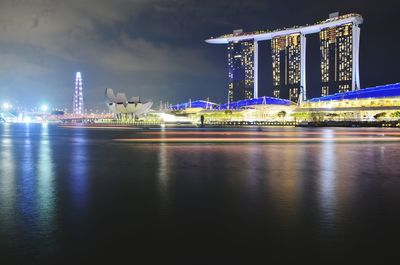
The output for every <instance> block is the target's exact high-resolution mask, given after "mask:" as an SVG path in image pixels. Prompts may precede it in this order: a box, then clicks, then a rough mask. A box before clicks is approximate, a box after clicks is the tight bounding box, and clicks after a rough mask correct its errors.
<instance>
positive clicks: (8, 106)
mask: <svg viewBox="0 0 400 265" xmlns="http://www.w3.org/2000/svg"><path fill="white" fill-rule="evenodd" d="M11 108H12V106H11V104H10V103H7V102H5V103H3V109H4V110H9V109H11Z"/></svg>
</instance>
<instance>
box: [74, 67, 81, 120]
mask: <svg viewBox="0 0 400 265" xmlns="http://www.w3.org/2000/svg"><path fill="white" fill-rule="evenodd" d="M72 112H73V113H74V114H83V87H82V74H81V73H80V72H77V73H76V77H75V92H74V98H73V102H72Z"/></svg>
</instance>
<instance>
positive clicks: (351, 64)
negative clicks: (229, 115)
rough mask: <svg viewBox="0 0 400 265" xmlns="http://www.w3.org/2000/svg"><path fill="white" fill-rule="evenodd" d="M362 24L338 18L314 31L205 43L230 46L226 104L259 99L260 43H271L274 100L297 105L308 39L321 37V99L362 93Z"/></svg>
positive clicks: (239, 34)
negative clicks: (338, 94)
mask: <svg viewBox="0 0 400 265" xmlns="http://www.w3.org/2000/svg"><path fill="white" fill-rule="evenodd" d="M362 22H363V18H362V17H361V15H358V14H347V15H343V16H339V14H338V13H332V14H330V16H329V19H326V20H324V21H320V22H317V23H315V24H313V25H306V26H295V27H292V28H285V29H279V30H273V31H255V32H248V33H245V32H243V31H242V30H235V31H233V33H232V34H227V35H223V36H220V37H217V38H211V39H208V40H206V42H207V43H211V44H227V50H228V67H229V74H228V77H229V89H228V103H229V102H234V101H238V100H242V99H251V98H257V97H258V42H259V41H267V40H271V47H272V79H273V94H274V97H277V98H282V99H288V100H291V101H293V102H299V101H303V100H306V98H307V85H306V35H308V34H313V33H319V39H320V56H321V77H322V80H321V81H322V82H321V83H322V87H321V95H322V96H326V95H331V94H335V93H342V92H348V91H353V90H358V89H360V78H359V44H360V28H359V25H360V24H362Z"/></svg>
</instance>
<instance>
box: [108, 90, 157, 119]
mask: <svg viewBox="0 0 400 265" xmlns="http://www.w3.org/2000/svg"><path fill="white" fill-rule="evenodd" d="M105 96H106V98H107V99H108V100H109V101H110V102H109V103H108V104H107V106H108V108H109V109H110V111H111V112H112V113H114V114H115V116H116V117H117V119H119V120H121V119H123V120H134V119H135V118H137V117H140V116H142V115H144V114H146V113H147V112H148V111H149V110H150V108H151V107H152V106H153V102H147V103H142V102H141V101H140V99H139V97H132V98H131V99H129V100H128V99H127V98H126V95H125V94H124V93H117V95H115V94H114V91H113V90H112V89H111V88H106V92H105Z"/></svg>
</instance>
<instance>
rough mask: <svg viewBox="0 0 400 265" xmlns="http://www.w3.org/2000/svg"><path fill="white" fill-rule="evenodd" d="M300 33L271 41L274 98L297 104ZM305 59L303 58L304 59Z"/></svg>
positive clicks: (299, 71) (299, 74)
mask: <svg viewBox="0 0 400 265" xmlns="http://www.w3.org/2000/svg"><path fill="white" fill-rule="evenodd" d="M301 38H302V35H301V34H300V33H297V34H291V35H286V36H279V37H275V38H273V39H272V43H271V48H272V79H273V81H272V82H273V93H274V97H277V98H284V99H289V100H291V101H293V102H297V101H298V99H299V95H300V81H301V60H302V56H301V55H302V54H301ZM304 59H305V58H304Z"/></svg>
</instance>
